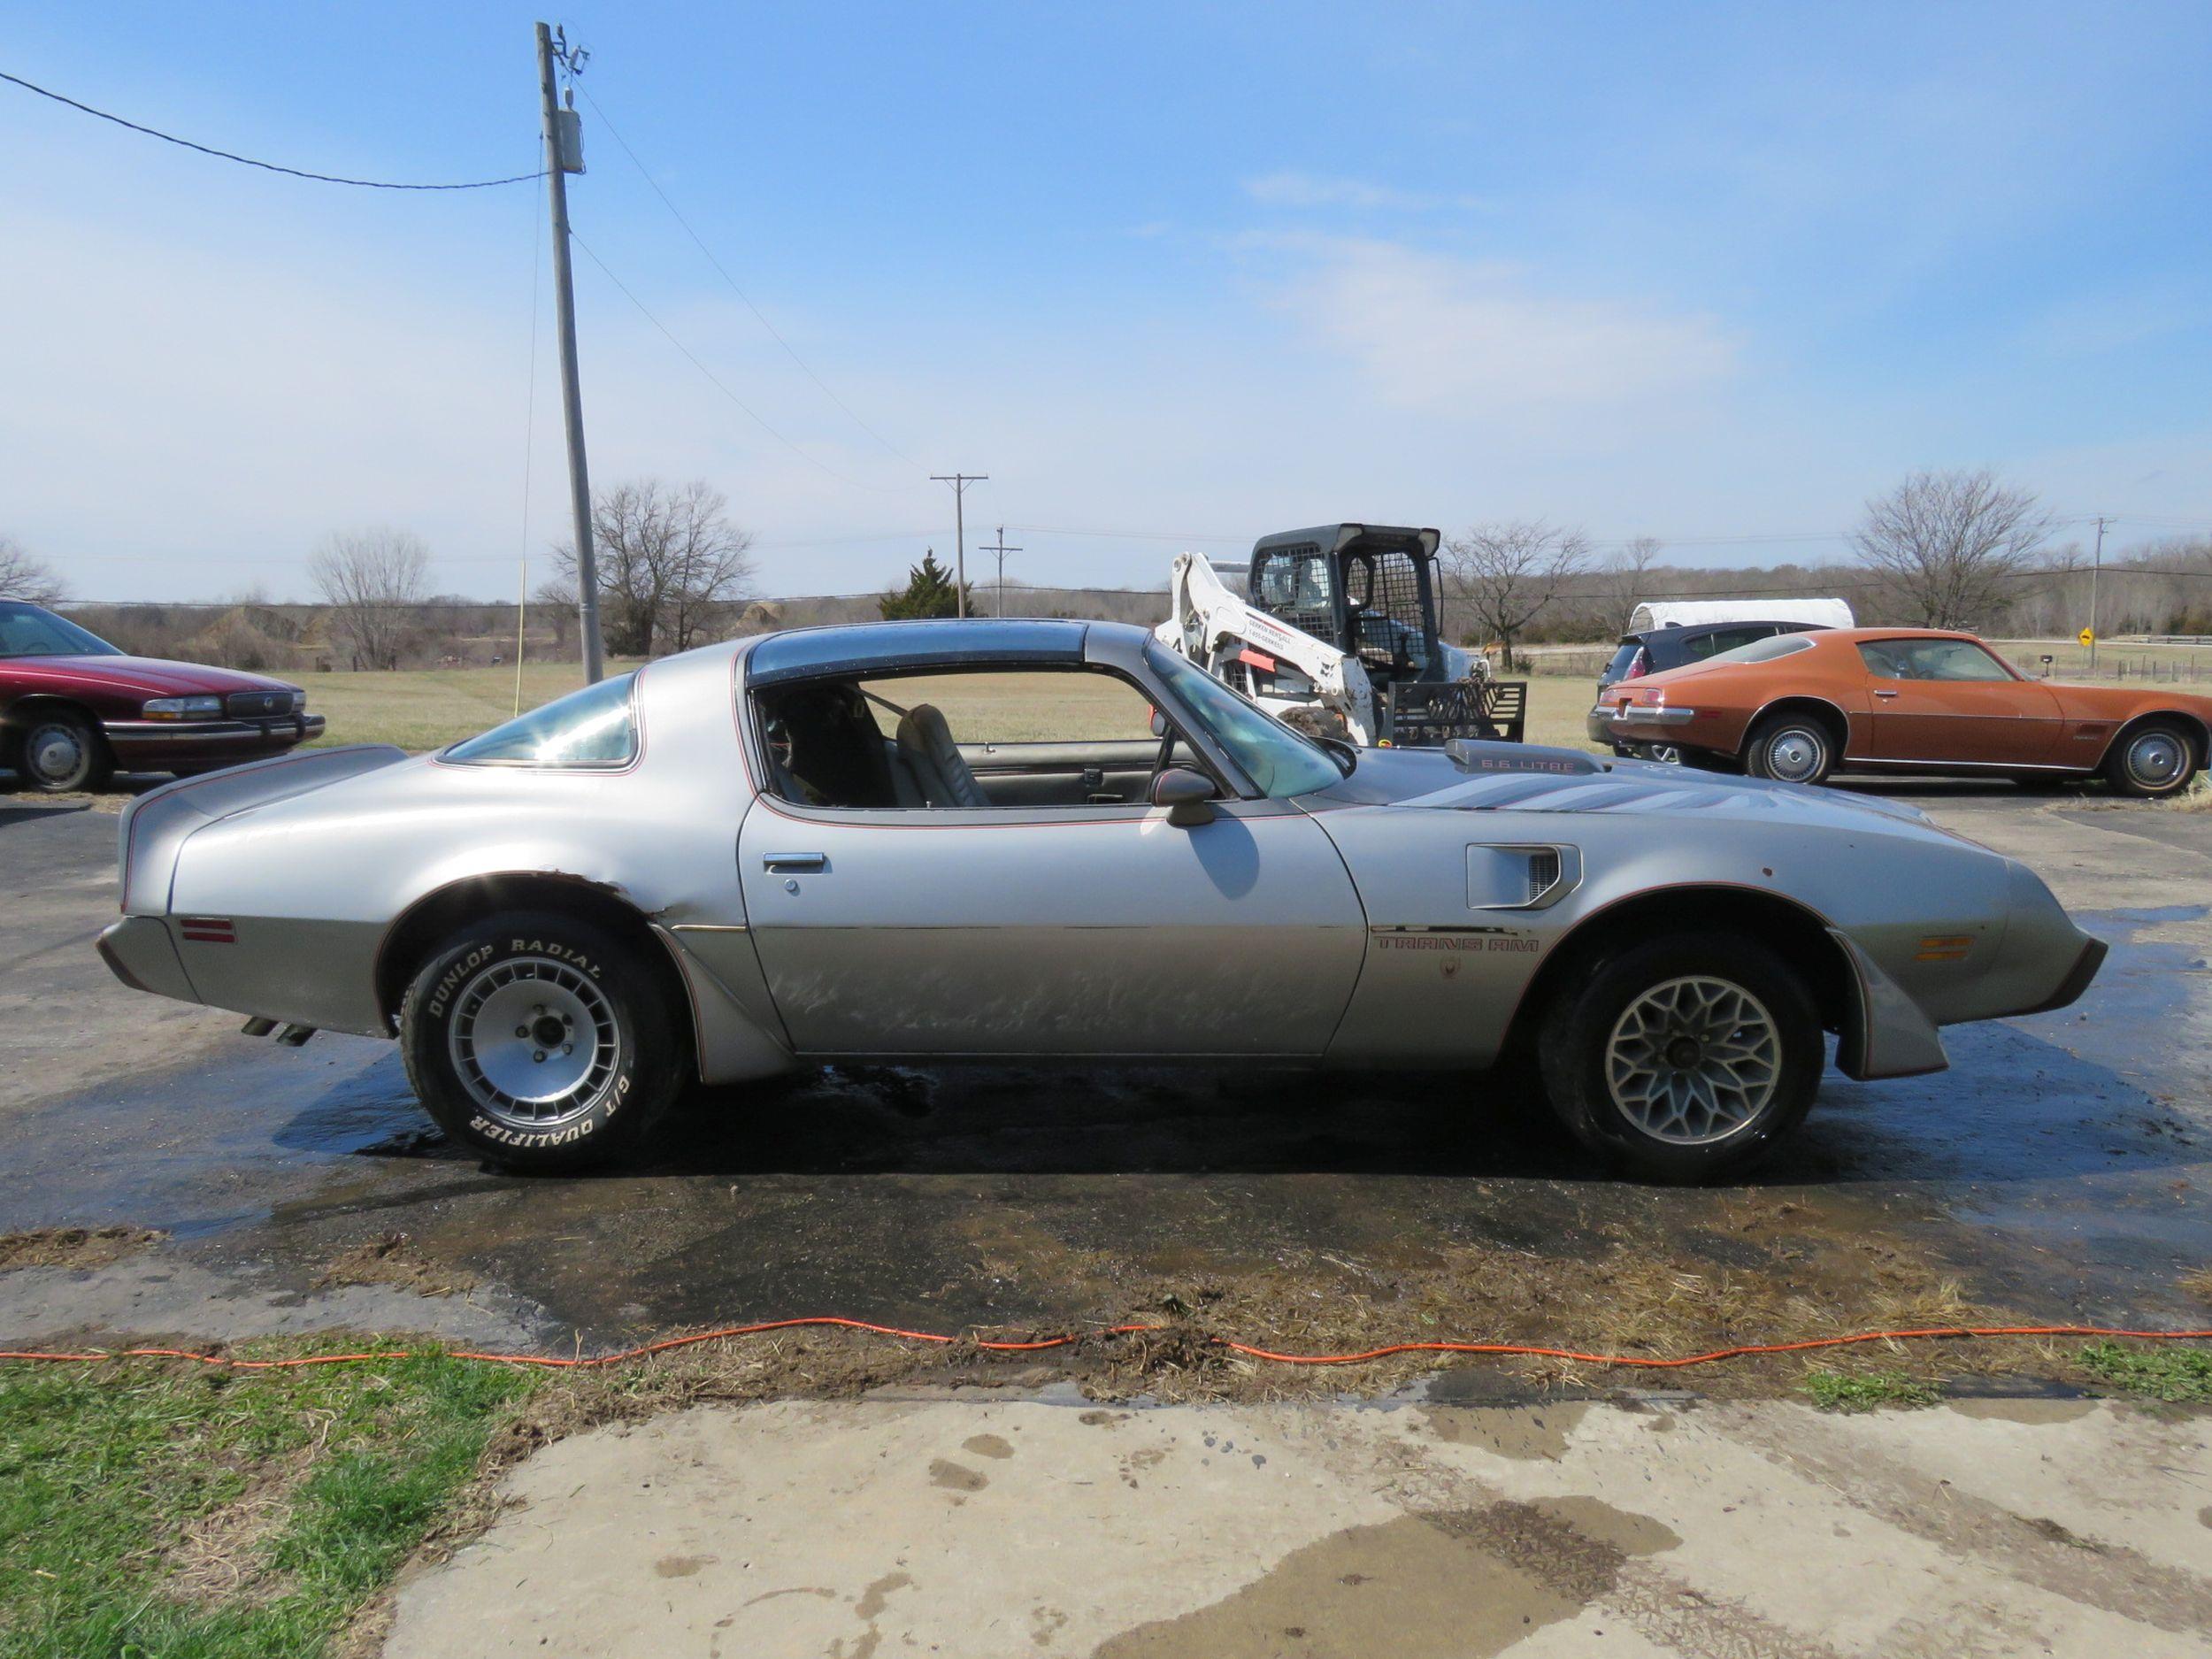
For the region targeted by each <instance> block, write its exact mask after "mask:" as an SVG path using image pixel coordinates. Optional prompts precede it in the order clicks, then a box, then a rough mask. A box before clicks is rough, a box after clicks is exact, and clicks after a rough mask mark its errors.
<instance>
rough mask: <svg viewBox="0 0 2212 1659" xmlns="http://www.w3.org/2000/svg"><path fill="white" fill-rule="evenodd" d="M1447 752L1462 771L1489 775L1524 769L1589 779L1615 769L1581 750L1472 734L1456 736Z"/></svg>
mask: <svg viewBox="0 0 2212 1659" xmlns="http://www.w3.org/2000/svg"><path fill="white" fill-rule="evenodd" d="M1444 752H1445V753H1446V754H1447V755H1449V756H1450V757H1452V764H1453V765H1455V766H1456V767H1458V768H1459V769H1460V771H1462V772H1479V773H1482V774H1485V775H1489V774H1494V773H1498V772H1522V773H1535V774H1538V775H1540V776H1543V777H1549V778H1586V777H1589V776H1590V775H1592V774H1593V773H1594V772H1609V771H1610V770H1611V768H1610V767H1609V766H1607V765H1605V764H1602V763H1601V761H1599V759H1598V757H1596V756H1594V755H1586V754H1584V753H1583V752H1582V751H1581V750H1580V749H1540V748H1537V747H1534V746H1533V745H1527V744H1521V743H1497V742H1485V741H1482V740H1480V739H1478V738H1471V737H1455V738H1454V739H1452V740H1451V741H1449V742H1448V743H1447V744H1445V745H1444Z"/></svg>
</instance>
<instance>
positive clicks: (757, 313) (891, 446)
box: [577, 88, 921, 470]
mask: <svg viewBox="0 0 2212 1659" xmlns="http://www.w3.org/2000/svg"><path fill="white" fill-rule="evenodd" d="M577 90H578V91H580V92H583V93H584V102H585V103H587V104H590V105H591V108H592V113H593V114H595V115H596V116H597V117H598V118H599V119H600V121H601V122H602V123H603V125H604V126H605V127H606V129H607V133H608V135H609V136H610V137H611V138H612V139H613V140H614V142H616V143H617V144H618V145H620V146H621V147H622V153H623V154H624V155H626V156H627V157H629V158H630V165H632V166H634V167H635V168H636V169H637V170H638V176H639V177H640V178H641V179H643V180H645V182H646V183H647V184H649V185H650V186H651V187H652V188H653V194H654V195H655V196H658V197H660V199H661V205H662V206H663V207H664V208H666V209H667V210H668V211H669V213H670V215H671V216H672V218H673V219H675V221H676V222H677V223H678V224H679V225H680V226H682V227H683V228H684V234H685V235H687V236H688V237H690V238H691V241H692V245H693V246H694V247H695V248H697V249H698V250H699V251H700V252H701V253H702V254H703V255H705V256H706V261H707V263H708V264H709V265H712V266H713V267H714V270H715V274H716V275H717V276H719V277H720V278H721V279H722V280H723V281H724V282H725V283H726V285H727V286H728V288H729V290H730V292H731V293H733V294H734V295H736V296H737V297H738V298H739V299H740V300H741V301H743V302H744V305H745V309H746V310H747V311H750V312H752V314H753V320H754V321H755V322H757V323H758V324H759V325H760V326H762V327H763V328H764V329H766V330H767V331H768V334H769V337H770V338H771V339H772V340H774V341H775V342H776V343H777V344H778V345H780V346H781V347H782V348H783V349H784V351H785V354H786V355H787V356H788V357H790V359H791V360H792V361H793V362H794V363H795V364H797V365H799V367H800V368H801V369H802V370H803V372H804V373H805V374H806V377H807V379H808V380H812V381H813V382H814V385H815V388H816V389H817V390H818V391H819V392H820V393H821V394H822V396H825V397H826V398H828V399H829V400H830V402H831V403H834V404H836V405H837V407H838V408H840V409H841V410H842V411H844V412H845V414H846V416H847V418H848V419H850V420H851V421H852V423H853V425H854V426H858V427H859V428H860V429H861V431H863V432H864V433H866V434H868V435H869V436H870V437H872V438H873V439H874V440H875V441H876V442H878V443H879V444H881V445H882V446H883V447H884V449H886V450H887V451H888V452H889V453H890V454H892V455H894V456H896V457H898V458H899V459H900V460H902V461H903V462H905V463H906V464H907V465H909V466H910V467H914V468H916V469H917V470H919V468H920V466H921V463H920V462H919V461H917V460H916V459H915V458H914V457H912V456H910V455H909V454H907V453H906V452H905V451H904V450H903V449H900V448H899V447H898V446H897V445H896V444H895V443H893V442H891V441H890V439H888V438H887V437H885V436H884V435H883V434H881V433H879V432H878V431H877V430H876V429H875V428H874V427H873V426H870V425H869V424H868V423H867V422H866V421H864V420H863V419H861V418H860V415H859V413H858V411H856V410H855V409H854V408H853V406H852V405H851V404H850V403H847V402H846V401H845V400H844V399H843V398H841V397H840V396H838V395H837V394H836V393H835V392H833V391H832V390H830V388H829V383H828V382H827V381H826V380H823V378H822V377H821V376H820V375H818V374H817V373H815V372H814V366H813V365H811V364H810V363H809V362H808V361H807V360H806V359H805V358H804V357H801V356H800V355H799V351H798V348H797V347H795V346H794V345H793V344H792V343H791V342H789V341H788V340H786V339H785V338H784V337H783V333H782V331H781V330H780V329H779V328H778V327H777V326H775V324H773V323H772V322H770V321H769V320H768V318H767V316H766V314H765V313H764V312H763V311H762V310H761V309H760V307H759V306H757V305H756V304H754V303H753V300H752V296H750V295H749V294H747V293H746V292H745V290H744V289H743V288H740V287H738V285H737V279H736V278H735V277H733V276H732V275H731V274H730V273H729V271H728V270H727V269H726V267H725V266H724V265H723V264H722V262H721V261H720V260H719V259H718V258H716V257H714V250H713V249H711V248H710V247H708V246H707V244H706V242H705V241H704V240H703V238H702V237H701V236H700V234H699V233H698V232H697V231H695V230H694V229H693V228H692V227H691V221H690V220H689V219H686V218H685V217H684V216H683V211H682V210H681V209H680V208H679V207H678V206H677V205H676V204H675V203H674V202H673V201H672V200H671V199H670V197H669V195H668V192H667V191H665V190H664V189H662V188H661V187H660V180H657V179H656V178H654V176H653V175H652V174H651V173H649V172H648V171H647V170H646V166H645V164H644V163H643V162H642V161H641V160H639V159H638V153H637V151H636V150H633V149H631V148H630V141H629V140H628V139H626V138H625V137H623V136H622V134H620V133H619V132H618V131H617V130H616V128H615V124H614V123H613V122H612V121H611V120H608V119H607V112H606V111H605V110H603V109H602V108H601V107H600V104H599V100H598V99H596V98H595V97H593V96H591V94H590V93H589V92H588V91H584V88H577Z"/></svg>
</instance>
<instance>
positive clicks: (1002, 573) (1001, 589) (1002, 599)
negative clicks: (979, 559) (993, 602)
mask: <svg viewBox="0 0 2212 1659" xmlns="http://www.w3.org/2000/svg"><path fill="white" fill-rule="evenodd" d="M975 550H976V551H977V552H979V553H995V554H997V555H998V614H999V615H1000V616H1004V615H1005V614H1006V556H1007V555H1008V554H1009V553H1018V552H1020V551H1021V549H1019V548H1018V547H1008V546H1007V545H1006V526H1004V525H1001V526H999V527H998V540H997V541H994V542H993V543H992V544H991V545H990V546H989V547H985V546H984V545H983V544H982V543H981V542H978V543H977V544H976V549H975Z"/></svg>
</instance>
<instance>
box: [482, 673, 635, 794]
mask: <svg viewBox="0 0 2212 1659" xmlns="http://www.w3.org/2000/svg"><path fill="white" fill-rule="evenodd" d="M636 679H637V676H636V675H635V674H618V675H616V676H615V678H613V679H612V680H601V681H600V682H599V683H598V684H597V685H595V686H586V687H584V688H583V689H582V690H581V691H572V692H571V693H569V695H567V696H565V697H562V698H558V699H557V700H556V701H554V702H552V703H547V704H546V705H545V706H544V707H543V708H541V709H533V710H530V712H529V713H527V714H526V715H524V716H523V717H522V718H519V719H515V720H510V721H508V722H507V724H506V725H504V726H494V727H493V728H492V729H491V730H490V731H488V732H486V733H484V734H483V735H482V736H480V737H472V738H470V739H468V740H467V741H465V742H460V743H456V744H455V745H454V746H453V747H452V748H450V749H447V750H446V751H445V753H444V755H443V756H442V757H441V758H442V759H445V760H448V761H452V762H456V763H457V764H461V765H465V766H547V767H570V768H577V769H581V770H586V771H589V770H593V769H596V768H602V767H614V766H626V765H628V764H630V763H631V762H632V761H634V760H635V759H636V758H637V751H638V733H637V716H636V714H635V712H634V710H632V708H631V705H630V692H631V687H632V683H633V682H634V680H636Z"/></svg>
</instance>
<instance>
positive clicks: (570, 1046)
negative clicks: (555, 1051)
mask: <svg viewBox="0 0 2212 1659" xmlns="http://www.w3.org/2000/svg"><path fill="white" fill-rule="evenodd" d="M561 1052H562V1053H563V1054H574V1053H575V1052H576V1045H575V1044H574V1043H572V1042H565V1043H563V1044H562V1045H561Z"/></svg>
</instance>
